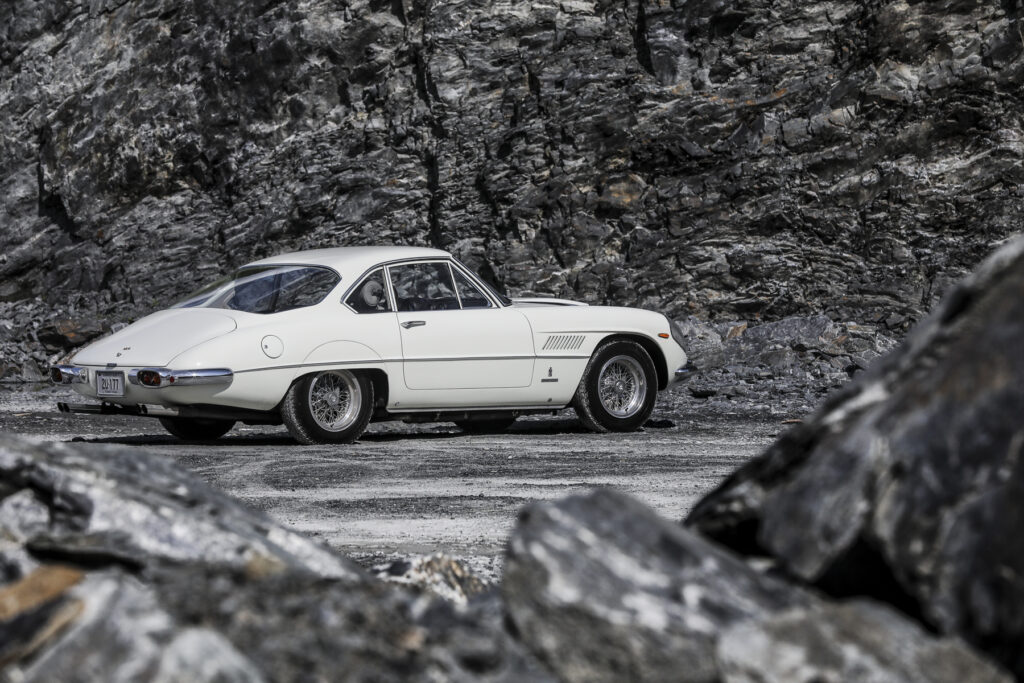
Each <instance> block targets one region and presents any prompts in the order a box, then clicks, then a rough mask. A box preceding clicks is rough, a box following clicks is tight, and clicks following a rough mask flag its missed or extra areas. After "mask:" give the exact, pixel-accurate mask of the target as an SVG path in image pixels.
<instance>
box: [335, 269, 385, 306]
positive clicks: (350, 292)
mask: <svg viewBox="0 0 1024 683" xmlns="http://www.w3.org/2000/svg"><path fill="white" fill-rule="evenodd" d="M378 270H382V271H384V287H385V288H386V289H387V293H388V310H386V311H374V312H373V313H369V312H364V311H357V310H356V309H354V308H352V307H351V306H349V305H348V300H349V299H350V298H351V297H352V295H353V294H355V293H356V290H357V289H359V288H360V287H361V286H362V284H363V283H364V282H366V278H368V277H370V276H371V275H373V274H374V273H375V272H377V271H378ZM394 300H395V296H394V293H393V292H392V291H391V278H389V277H388V271H387V265H386V264H383V263H382V264H380V265H376V266H373V267H372V268H370V269H369V270H367V271H366V272H365V273H363V274H362V275H360V276H359V279H357V280H356V283H355V284H354V285H352V286H351V287H349V288H348V289H347V290H345V293H344V294H342V296H341V305H342V306H344V307H345V308H347V309H348V310H350V311H352V312H353V313H355V314H356V315H380V314H381V313H397V312H398V311H397V310H395V306H394V305H393V303H394Z"/></svg>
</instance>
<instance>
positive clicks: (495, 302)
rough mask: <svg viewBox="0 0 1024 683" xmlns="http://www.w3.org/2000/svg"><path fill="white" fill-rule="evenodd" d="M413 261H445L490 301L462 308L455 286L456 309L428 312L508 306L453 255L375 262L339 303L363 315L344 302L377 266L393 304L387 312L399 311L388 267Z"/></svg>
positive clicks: (453, 281)
mask: <svg viewBox="0 0 1024 683" xmlns="http://www.w3.org/2000/svg"><path fill="white" fill-rule="evenodd" d="M414 263H447V264H448V268H449V269H451V270H453V271H454V270H458V271H459V272H461V273H462V274H463V275H465V276H466V277H467V278H468V279H469V281H470V282H472V283H473V284H474V285H476V287H477V289H479V290H480V291H481V292H483V294H484V296H485V297H486V298H487V300H488V301H490V302H491V306H490V308H462V298H461V297H459V291H458V287H455V296H456V297H459V299H458V300H459V308H457V309H455V308H452V309H448V310H447V311H427V312H429V313H445V312H448V311H455V310H458V311H486V310H491V309H502V308H508V307H509V306H507V305H505V304H504V303H503V302H502V301H501V300H500V299H498V298H497V297H496V296H495V295H494V291H493V290H492V289H491V288H490V287H488V286H487V285H486V284H484V283H483V281H482V280H480V278H479V277H477V276H476V274H475V273H473V271H471V270H470V269H469V268H467V267H466V266H464V265H463V264H462V263H461V262H460V261H459V260H458V259H456V258H455V257H454V256H452V257H443V256H442V257H438V256H425V257H420V258H404V259H394V260H392V261H381V262H380V263H375V264H374V265H372V266H370V267H369V268H367V269H366V270H364V271H363V272H362V274H360V275H359V277H358V278H356V279H355V281H354V284H352V285H351V286H349V288H348V289H346V290H345V291H344V292H343V293H342V295H341V300H340V302H341V305H342V306H344V307H345V308H347V309H348V310H350V311H352V312H353V313H355V314H356V315H364V314H363V313H360V312H359V311H357V310H355V309H354V308H352V307H351V306H349V305H348V304H347V303H346V301H347V300H348V298H349V296H351V294H352V292H354V291H355V289H356V288H357V287H358V286H359V285H361V284H362V282H363V280H365V279H366V278H367V277H368V276H369V275H370V274H371V273H372V272H373V271H375V270H377V269H378V268H384V269H385V278H384V279H385V280H386V281H387V282H386V286H387V288H388V295H389V297H390V301H391V302H392V304H393V305H392V309H393V310H391V311H387V312H389V313H399V312H400V311H398V310H397V309H398V305H397V304H398V300H397V298H396V297H395V290H394V287H393V286H392V284H391V273H390V271H389V270H388V269H389V268H391V267H392V266H402V265H411V264H414ZM452 285H453V286H455V275H454V273H452ZM405 312H406V313H408V312H410V311H405ZM365 315H376V313H367V314H365Z"/></svg>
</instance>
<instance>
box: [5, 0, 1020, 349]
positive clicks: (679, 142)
mask: <svg viewBox="0 0 1024 683" xmlns="http://www.w3.org/2000/svg"><path fill="white" fill-rule="evenodd" d="M1021 12H1022V10H1021V6H1020V5H1019V4H1017V3H1010V2H1002V3H996V2H956V1H954V0H928V1H926V2H914V3H906V2H895V1H894V0H886V1H884V2H874V3H868V4H865V3H863V2H861V1H860V0H832V1H830V2H828V3H807V2H804V1H802V0H781V1H778V0H745V1H744V2H742V3H740V4H736V3H721V2H710V1H698V2H685V3H664V2H653V1H652V0H642V1H641V2H634V3H611V2H594V1H593V0H573V1H571V2H533V3H527V4H524V3H518V2H509V1H508V0H465V1H461V2H453V3H442V4H438V3H429V2H426V1H425V0H396V1H394V2H380V1H378V0H351V1H348V2H344V3H338V2H333V1H330V0H285V1H277V0H273V1H272V0H259V1H255V2H254V1H252V0H223V1H221V2H209V1H207V0H9V1H8V2H5V3H2V4H0V27H2V28H0V31H2V33H0V169H3V172H2V173H0V198H2V199H0V226H2V229H0V304H2V303H3V302H10V303H11V304H12V306H14V308H16V309H18V310H19V311H28V312H30V313H31V316H30V317H32V318H33V319H34V322H33V323H32V328H33V329H32V330H30V331H29V334H27V335H26V336H24V337H22V338H21V339H20V340H19V341H21V345H11V346H4V347H3V349H2V352H3V354H4V355H5V356H6V354H7V353H13V354H17V357H16V360H17V365H18V366H20V364H21V362H22V361H23V360H24V356H25V355H32V356H33V357H34V359H35V360H36V362H42V361H44V360H45V359H46V358H45V356H46V353H47V351H46V349H45V347H44V345H45V344H50V346H51V348H52V347H53V346H55V345H59V342H61V340H60V339H53V338H52V334H51V330H52V328H53V325H54V323H55V322H56V321H57V320H61V319H65V318H67V319H71V320H76V321H89V320H90V319H95V320H101V321H103V324H106V323H108V322H112V321H114V320H117V319H122V320H127V319H130V318H133V317H137V316H139V315H140V314H142V313H144V312H147V311H149V310H151V309H153V308H154V307H159V306H164V305H167V304H168V303H169V302H171V301H172V300H174V299H175V298H176V297H178V296H181V295H182V294H183V293H185V292H187V291H190V290H191V288H193V286H195V285H197V284H199V283H200V282H201V281H208V280H212V279H213V278H214V276H215V274H217V273H219V272H221V271H222V270H223V269H226V268H230V267H231V266H234V265H238V264H240V263H242V262H244V261H247V260H250V259H252V258H255V257H260V256H264V255H267V254H270V253H275V252H280V251H285V250H289V249H295V248H303V247H318V246H326V245H338V244H362V243H402V244H405V243H415V244H431V245H435V246H441V247H447V248H450V249H452V250H454V251H455V252H456V253H457V254H458V255H459V256H461V257H463V258H465V259H467V260H468V261H469V262H470V263H471V264H472V265H476V266H480V265H483V264H484V263H485V262H486V263H490V264H491V265H490V266H486V267H485V268H484V274H485V275H487V276H493V277H494V278H495V279H497V280H499V281H501V282H502V283H504V284H505V285H506V286H507V287H508V288H509V289H510V290H512V291H513V292H515V293H520V292H523V293H530V292H537V293H551V294H556V295H563V296H566V295H567V296H575V297H580V298H583V299H586V300H587V301H590V302H614V303H621V304H636V305H640V306H644V307H649V308H653V309H664V310H667V311H668V312H670V313H671V314H673V315H675V316H676V317H680V318H681V317H683V316H684V315H686V314H696V315H699V316H701V317H702V318H703V319H705V320H707V319H717V320H722V319H725V320H732V319H738V318H743V319H746V318H752V319H754V318H756V319H777V318H779V317H783V316H790V315H804V316H806V315H808V314H816V313H819V312H825V313H826V314H827V315H829V317H831V318H833V319H835V320H856V321H860V322H864V323H876V322H884V323H885V324H886V325H890V326H893V327H895V328H896V329H897V330H898V331H902V329H903V326H904V325H905V324H906V322H907V321H908V320H912V319H914V318H915V317H917V316H919V315H920V314H921V313H922V311H925V310H927V309H928V308H929V307H930V306H931V305H932V304H933V302H934V301H935V300H936V297H937V296H938V294H939V293H940V292H941V291H942V290H943V289H944V288H945V287H946V286H947V285H948V284H949V283H950V282H952V281H954V280H955V279H956V278H958V277H959V276H960V275H961V274H963V273H964V272H965V271H966V269H968V268H970V267H971V266H973V265H974V264H976V263H977V262H978V261H979V260H980V258H981V257H982V255H983V254H984V253H986V252H987V251H988V250H989V248H990V246H991V245H992V244H993V243H994V242H996V241H998V240H999V239H1001V238H1002V237H1005V236H1006V235H1008V234H1009V233H1010V232H1011V231H1013V230H1015V229H1017V223H1018V217H1019V216H1020V215H1021V212H1022V209H1024V198H1022V195H1021V192H1020V185H1021V181H1022V180H1024V170H1022V164H1021V162H1020V159H1021V154H1022V150H1024V147H1022V143H1021V139H1022V137H1021V122H1020V116H1019V106H1018V102H1017V99H1016V97H1015V95H1014V93H1016V92H1017V91H1018V90H1019V88H1020V86H1021V84H1022V81H1024V59H1022V54H1024V51H1022V48H1024V45H1022V43H1021V40H1020V33H1019V31H1018V24H1019V19H1020V17H1021ZM37 299H38V300H37ZM4 317H9V316H8V315H5V316H4ZM37 330H38V331H39V332H40V333H41V335H42V339H36V338H33V336H34V335H35V332H36V331H37ZM55 342H58V344H55ZM50 353H53V351H50Z"/></svg>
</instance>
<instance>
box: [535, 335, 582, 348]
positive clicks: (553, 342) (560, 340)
mask: <svg viewBox="0 0 1024 683" xmlns="http://www.w3.org/2000/svg"><path fill="white" fill-rule="evenodd" d="M583 339H584V335H582V334H553V335H551V336H550V337H548V340H547V341H546V342H544V347H543V348H542V349H541V351H575V350H577V349H579V348H580V347H581V346H583Z"/></svg>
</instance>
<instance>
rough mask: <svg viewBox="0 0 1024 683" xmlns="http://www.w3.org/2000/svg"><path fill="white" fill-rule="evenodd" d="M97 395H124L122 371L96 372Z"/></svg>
mask: <svg viewBox="0 0 1024 683" xmlns="http://www.w3.org/2000/svg"><path fill="white" fill-rule="evenodd" d="M96 395H97V396H124V373H123V372H97V373H96Z"/></svg>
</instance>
